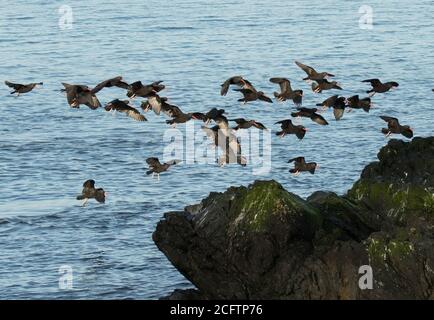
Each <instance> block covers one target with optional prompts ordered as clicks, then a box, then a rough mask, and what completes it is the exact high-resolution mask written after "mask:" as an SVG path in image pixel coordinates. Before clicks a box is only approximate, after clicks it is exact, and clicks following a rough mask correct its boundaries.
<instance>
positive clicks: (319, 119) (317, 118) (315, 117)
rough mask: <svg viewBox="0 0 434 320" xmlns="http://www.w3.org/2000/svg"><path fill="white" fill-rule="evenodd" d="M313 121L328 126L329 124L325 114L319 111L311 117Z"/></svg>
mask: <svg viewBox="0 0 434 320" xmlns="http://www.w3.org/2000/svg"><path fill="white" fill-rule="evenodd" d="M311 119H312V121H314V122H316V123H318V124H320V125H322V126H326V125H328V122H327V121H326V119H324V117H323V116H321V115H319V114H318V113H314V114H313V115H312V117H311Z"/></svg>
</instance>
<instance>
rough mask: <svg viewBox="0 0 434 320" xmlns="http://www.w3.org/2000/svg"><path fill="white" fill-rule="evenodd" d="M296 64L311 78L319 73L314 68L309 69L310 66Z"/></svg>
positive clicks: (296, 62)
mask: <svg viewBox="0 0 434 320" xmlns="http://www.w3.org/2000/svg"><path fill="white" fill-rule="evenodd" d="M295 64H296V65H297V66H299V67H300V68H301V69H302V70H303V71H304V72H306V73H307V75H308V76H311V75H314V74H316V73H317V72H316V71H315V69H314V68H312V67H309V66H307V65H305V64H303V63H301V62H298V61H295Z"/></svg>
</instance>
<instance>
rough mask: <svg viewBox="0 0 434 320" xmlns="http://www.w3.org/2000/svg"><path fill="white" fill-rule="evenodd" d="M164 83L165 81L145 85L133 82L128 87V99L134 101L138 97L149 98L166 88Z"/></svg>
mask: <svg viewBox="0 0 434 320" xmlns="http://www.w3.org/2000/svg"><path fill="white" fill-rule="evenodd" d="M162 82H163V81H156V82H153V83H151V84H147V85H144V84H143V83H142V82H141V81H136V82H133V83H131V84H130V85H129V87H128V91H127V97H128V98H130V99H134V98H135V97H137V96H139V97H142V98H147V97H148V96H150V95H153V94H155V93H158V92H160V91H161V90H163V89H164V88H166V86H165V85H164V84H162Z"/></svg>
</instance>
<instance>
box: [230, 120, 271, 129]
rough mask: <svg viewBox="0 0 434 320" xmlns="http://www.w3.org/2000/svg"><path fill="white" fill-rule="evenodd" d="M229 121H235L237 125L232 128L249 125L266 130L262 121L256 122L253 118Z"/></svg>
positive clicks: (249, 126) (247, 127)
mask: <svg viewBox="0 0 434 320" xmlns="http://www.w3.org/2000/svg"><path fill="white" fill-rule="evenodd" d="M229 121H234V122H236V124H237V126H236V127H234V128H233V129H234V130H239V129H250V128H251V127H255V128H258V129H259V130H267V128H266V127H265V126H264V125H263V124H262V123H260V122H256V121H255V120H246V119H244V118H238V119H232V120H229Z"/></svg>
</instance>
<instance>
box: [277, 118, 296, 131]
mask: <svg viewBox="0 0 434 320" xmlns="http://www.w3.org/2000/svg"><path fill="white" fill-rule="evenodd" d="M275 124H280V126H281V128H282V129H283V130H285V129H288V128H290V127H291V125H292V121H291V120H290V119H287V120H281V121H278V122H276V123H275Z"/></svg>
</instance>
